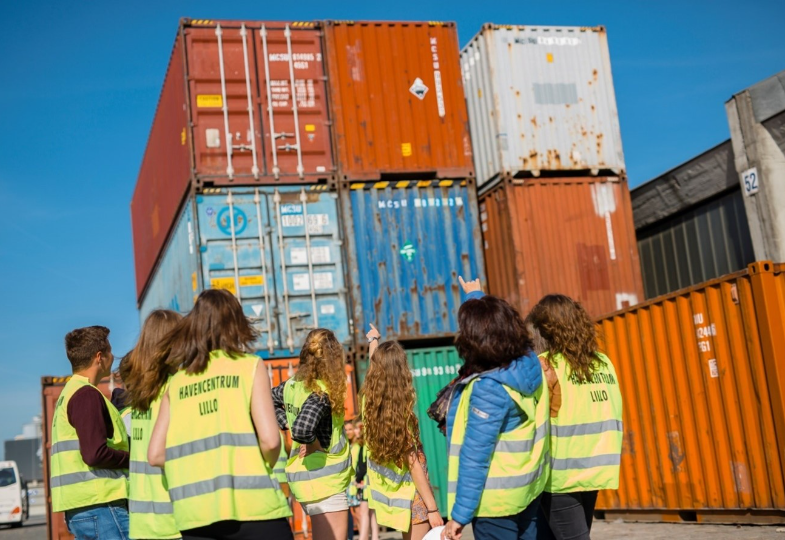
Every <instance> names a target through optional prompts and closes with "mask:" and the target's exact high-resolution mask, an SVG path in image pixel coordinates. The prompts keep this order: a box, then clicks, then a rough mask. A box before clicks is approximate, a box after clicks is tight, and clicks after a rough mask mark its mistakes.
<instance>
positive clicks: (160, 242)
mask: <svg viewBox="0 0 785 540" xmlns="http://www.w3.org/2000/svg"><path fill="white" fill-rule="evenodd" d="M185 107H186V98H185V74H184V71H183V47H182V40H181V38H180V36H179V35H178V37H177V39H176V40H175V44H174V50H173V51H172V57H171V59H170V60H169V67H168V69H167V71H166V78H165V79H164V86H163V89H162V90H161V97H160V99H159V101H158V109H157V110H156V113H155V118H154V119H153V127H152V129H151V130H150V137H149V139H148V140H147V148H146V150H145V153H144V157H143V158H142V166H141V168H140V170H139V177H138V179H137V181H136V188H135V189H134V195H133V199H132V200H131V228H132V231H133V241H134V265H135V270H136V298H137V299H139V298H141V297H142V294H143V293H144V289H145V286H146V285H147V282H148V280H149V279H150V276H151V274H152V273H153V270H154V268H155V265H156V262H157V260H158V255H159V253H160V252H161V249H163V246H164V244H165V243H166V239H167V237H168V235H169V230H170V228H171V226H172V225H173V224H174V221H175V219H176V218H177V212H178V209H179V208H180V203H181V202H182V200H183V198H184V197H185V193H186V191H187V190H188V179H189V176H190V171H191V158H190V154H189V149H188V146H186V142H187V141H186V140H185V138H184V137H183V136H184V135H185V134H186V128H187V126H188V116H187V114H186V111H185Z"/></svg>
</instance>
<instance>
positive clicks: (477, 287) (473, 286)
mask: <svg viewBox="0 0 785 540" xmlns="http://www.w3.org/2000/svg"><path fill="white" fill-rule="evenodd" d="M458 281H459V282H460V284H461V287H463V292H465V293H466V294H469V293H471V292H475V291H481V290H482V285H481V284H480V279H479V278H478V279H473V280H471V281H469V282H468V283H467V282H465V281H464V280H463V276H458Z"/></svg>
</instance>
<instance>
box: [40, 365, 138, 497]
mask: <svg viewBox="0 0 785 540" xmlns="http://www.w3.org/2000/svg"><path fill="white" fill-rule="evenodd" d="M85 386H89V387H91V388H93V389H94V390H95V391H96V392H100V390H98V388H96V387H95V386H93V385H92V384H90V382H89V381H88V380H87V377H82V376H81V375H73V376H72V377H71V379H70V380H69V381H68V382H67V383H66V385H65V387H64V388H63V392H62V394H60V399H58V400H57V405H56V406H55V411H54V417H53V419H52V473H51V481H50V486H51V489H52V511H54V512H65V511H66V510H74V509H76V508H83V507H85V506H93V505H96V504H106V503H109V502H113V501H119V500H123V499H127V498H128V471H127V470H119V469H96V468H93V467H89V466H88V465H87V464H86V463H85V462H84V460H83V459H82V454H81V452H80V451H79V437H77V435H76V429H74V427H73V426H72V425H71V424H70V423H69V422H68V402H69V401H70V400H71V398H72V397H73V395H74V394H75V393H76V392H77V391H78V390H80V389H82V388H84V387H85ZM101 397H103V398H104V401H106V408H107V409H109V416H110V417H111V419H112V427H113V433H112V438H111V439H107V440H106V444H107V446H108V447H109V448H111V449H113V450H125V451H126V452H127V451H128V434H127V433H126V431H125V424H123V420H122V418H120V413H119V412H118V411H117V409H116V408H115V406H114V405H112V402H110V401H109V400H108V399H106V397H105V396H104V395H103V394H101Z"/></svg>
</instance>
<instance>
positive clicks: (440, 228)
mask: <svg viewBox="0 0 785 540" xmlns="http://www.w3.org/2000/svg"><path fill="white" fill-rule="evenodd" d="M341 193H342V194H341V205H342V210H343V212H344V214H343V215H344V220H343V221H344V226H345V227H346V234H345V237H346V238H347V240H348V255H347V256H348V259H349V263H350V269H351V272H350V280H351V291H352V304H353V313H354V323H355V325H356V332H357V340H358V342H362V341H363V336H364V335H365V332H367V329H368V325H369V324H370V323H373V324H374V325H376V327H377V328H378V329H379V331H380V332H381V333H382V335H383V336H384V337H385V339H388V338H389V339H400V340H419V339H426V338H436V337H447V336H451V335H453V334H454V333H455V332H457V330H458V322H457V320H458V317H457V315H458V308H459V307H460V305H461V294H462V291H461V288H460V285H459V283H458V276H459V275H462V276H463V277H464V278H466V279H469V278H480V279H481V280H482V282H483V283H485V270H484V268H485V266H484V264H483V259H482V256H483V255H482V253H483V250H482V247H481V241H482V240H481V238H482V237H481V234H480V226H479V219H478V214H479V211H478V207H477V198H476V193H475V189H474V185H473V184H472V183H470V182H466V181H463V182H461V181H452V180H441V181H438V180H434V181H431V180H424V181H419V182H417V181H413V182H410V181H400V182H395V181H393V182H377V183H376V184H352V185H351V186H350V189H348V190H345V191H342V192H341Z"/></svg>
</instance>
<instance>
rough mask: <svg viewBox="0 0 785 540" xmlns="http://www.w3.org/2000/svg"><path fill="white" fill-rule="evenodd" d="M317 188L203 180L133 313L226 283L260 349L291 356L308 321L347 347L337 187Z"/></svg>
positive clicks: (184, 308) (187, 300) (179, 302)
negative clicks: (205, 186)
mask: <svg viewBox="0 0 785 540" xmlns="http://www.w3.org/2000/svg"><path fill="white" fill-rule="evenodd" d="M322 187H323V186H309V187H308V188H305V187H295V186H289V187H284V186H282V187H280V188H273V187H269V186H263V187H258V188H253V187H246V188H240V187H238V188H231V189H227V188H212V189H211V190H210V193H203V194H200V195H197V196H196V197H195V198H194V199H189V202H188V203H187V204H186V206H185V209H184V211H183V213H182V215H181V217H180V220H179V223H178V226H177V228H176V230H175V235H174V236H173V237H172V239H171V241H170V242H169V245H168V246H167V250H166V252H165V253H164V254H163V256H162V260H161V264H160V265H159V268H158V269H157V271H156V273H155V275H154V277H153V279H152V281H151V284H150V286H149V288H148V294H147V295H146V296H145V297H144V298H143V299H142V302H141V308H140V317H141V318H142V320H144V318H145V317H147V315H148V314H149V313H150V311H152V310H154V309H158V308H168V309H175V310H177V311H180V312H183V313H185V312H188V311H190V309H191V308H192V307H193V304H194V299H195V297H196V295H198V294H199V293H200V292H201V291H202V290H204V288H205V287H207V288H219V289H228V290H230V291H231V292H232V293H234V294H235V295H239V296H238V297H239V298H240V302H241V303H242V304H243V309H244V311H245V314H246V315H247V316H248V317H249V318H250V319H251V320H252V321H253V322H254V324H255V325H256V326H257V328H258V329H259V330H260V331H261V337H260V339H259V341H258V343H257V348H258V350H259V354H261V355H262V356H265V357H268V356H270V357H280V356H283V357H288V356H291V355H292V354H293V353H294V352H295V351H297V350H299V348H300V347H301V346H302V343H303V341H304V340H305V336H306V335H307V333H308V332H309V331H310V330H311V329H312V328H314V327H315V326H323V327H326V328H330V329H331V330H333V331H334V332H335V334H336V336H337V337H338V339H339V340H340V341H341V342H342V343H343V344H344V345H345V346H346V347H347V348H351V345H352V343H353V340H352V335H351V331H350V328H349V314H348V299H347V285H346V283H345V265H344V258H343V251H342V240H341V229H340V225H339V223H338V204H337V200H336V199H337V195H336V194H335V193H333V192H329V191H325V190H323V189H321V188H322ZM303 202H305V204H303ZM230 216H233V218H234V227H232V219H231V218H230ZM306 222H307V223H308V224H309V226H308V228H307V232H306V227H305V223H306ZM309 248H310V250H309Z"/></svg>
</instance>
